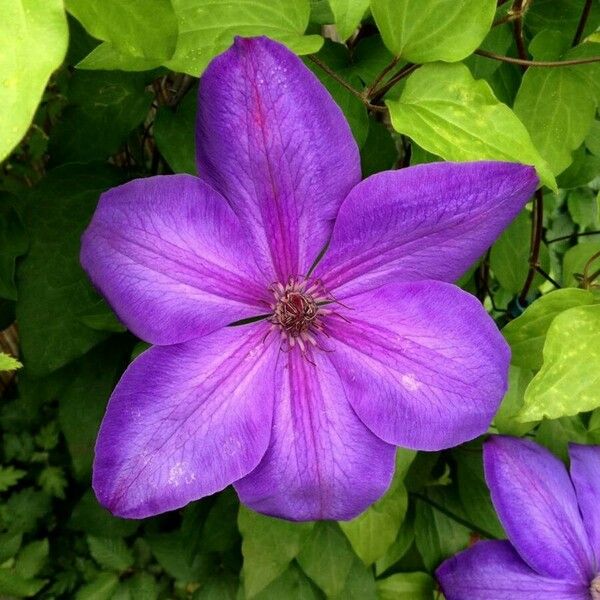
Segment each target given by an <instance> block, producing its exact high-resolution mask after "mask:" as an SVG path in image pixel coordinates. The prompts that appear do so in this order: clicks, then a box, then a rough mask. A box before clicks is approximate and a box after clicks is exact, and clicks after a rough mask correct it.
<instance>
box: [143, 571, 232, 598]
mask: <svg viewBox="0 0 600 600" xmlns="http://www.w3.org/2000/svg"><path fill="white" fill-rule="evenodd" d="M238 590H239V581H238V579H237V577H234V576H231V575H225V574H221V573H219V574H218V575H215V576H214V577H210V578H209V579H208V581H206V582H205V583H204V584H203V585H202V587H201V588H200V589H199V590H197V591H196V593H195V594H194V596H193V600H236V599H237V598H239V596H238ZM140 600H144V599H142V598H140Z"/></svg>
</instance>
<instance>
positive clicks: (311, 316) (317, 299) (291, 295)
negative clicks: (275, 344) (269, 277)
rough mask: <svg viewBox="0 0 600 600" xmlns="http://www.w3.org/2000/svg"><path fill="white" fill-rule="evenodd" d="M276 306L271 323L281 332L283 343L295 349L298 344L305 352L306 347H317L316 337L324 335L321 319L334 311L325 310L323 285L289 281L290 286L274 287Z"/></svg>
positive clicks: (306, 281) (275, 285)
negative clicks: (320, 334) (321, 333)
mask: <svg viewBox="0 0 600 600" xmlns="http://www.w3.org/2000/svg"><path fill="white" fill-rule="evenodd" d="M271 291H272V292H273V295H274V297H275V298H274V302H273V303H272V304H271V310H272V311H273V312H272V314H271V316H270V318H269V321H270V322H271V323H272V324H273V329H278V330H279V332H280V335H281V339H282V340H283V341H284V342H285V343H286V344H287V345H288V347H289V348H293V347H294V346H295V345H296V344H297V345H298V346H299V347H300V349H301V350H302V352H306V349H307V347H308V346H307V345H308V344H310V345H311V346H317V340H316V335H317V333H319V332H322V331H323V321H322V318H323V317H324V316H325V315H327V314H330V313H331V311H330V310H328V309H326V308H323V306H322V305H323V304H324V303H327V302H328V301H329V298H328V296H327V294H326V292H325V290H324V289H323V286H322V285H321V283H320V282H319V281H318V280H317V281H309V280H307V279H301V278H294V277H290V279H289V280H288V282H287V284H286V285H285V286H284V285H283V284H282V283H275V284H273V285H272V286H271Z"/></svg>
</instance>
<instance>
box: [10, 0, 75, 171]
mask: <svg viewBox="0 0 600 600" xmlns="http://www.w3.org/2000/svg"><path fill="white" fill-rule="evenodd" d="M0 14H1V15H2V25H0V106H2V118H1V119H0V161H2V160H4V158H5V157H6V156H8V154H9V153H10V151H11V150H12V149H13V148H14V147H15V146H16V145H17V144H18V143H19V141H20V140H21V138H22V137H23V136H24V135H25V133H26V132H27V129H28V128H29V125H30V124H31V121H32V119H33V115H34V113H35V110H36V108H37V106H38V104H39V102H40V100H41V98H42V94H43V92H44V88H45V87H46V83H47V82H48V79H49V78H50V75H51V74H52V72H53V71H54V70H55V69H57V68H58V67H59V65H60V63H61V62H62V60H63V58H64V56H65V52H66V50H67V39H68V28H67V19H66V17H65V13H64V10H63V3H62V0H20V1H19V2H15V1H14V0H0Z"/></svg>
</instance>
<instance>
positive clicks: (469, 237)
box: [315, 162, 538, 297]
mask: <svg viewBox="0 0 600 600" xmlns="http://www.w3.org/2000/svg"><path fill="white" fill-rule="evenodd" d="M537 182H538V180H537V177H536V175H535V170H534V169H533V167H526V166H523V165H518V164H513V163H502V162H477V163H461V164H457V163H431V164H426V165H418V166H416V167H410V168H408V169H400V170H398V171H386V172H383V173H378V174H377V175H373V176H372V177H369V178H368V179H366V180H365V181H363V182H362V183H360V184H358V185H357V186H356V187H355V188H354V189H353V190H352V192H350V194H349V195H348V198H347V199H346V200H345V201H344V203H343V204H342V207H341V208H340V212H339V216H338V218H337V220H336V223H335V227H334V230H333V237H332V239H331V244H330V246H329V250H328V251H327V254H326V255H325V257H324V258H323V261H322V262H321V263H320V264H319V265H318V267H317V270H316V272H315V274H316V276H317V277H321V279H322V280H323V283H324V285H325V287H327V288H328V289H330V290H334V289H336V288H340V287H341V288H342V289H341V290H338V291H337V292H336V295H337V297H347V296H348V295H351V294H353V293H357V292H359V291H364V290H369V289H373V288H375V287H377V286H378V285H381V284H382V283H385V282H387V281H389V280H390V279H392V280H403V281H414V280H423V279H436V280H440V281H448V282H452V281H455V280H456V279H458V277H460V276H461V275H462V274H463V273H464V272H465V271H466V270H467V269H468V268H469V266H470V265H471V264H472V263H473V262H474V261H475V260H477V258H479V257H480V256H481V255H482V254H483V253H484V252H485V251H486V250H487V248H489V246H491V244H492V243H493V241H494V240H495V239H496V238H497V237H498V235H499V234H500V232H501V231H502V230H503V229H504V228H505V227H506V226H507V225H508V224H509V223H510V222H511V221H512V220H513V218H514V217H515V216H516V215H517V213H518V212H519V211H520V210H521V209H522V208H523V206H524V205H525V203H526V202H527V200H528V199H529V198H530V197H531V194H532V193H533V191H534V190H535V187H536V185H537Z"/></svg>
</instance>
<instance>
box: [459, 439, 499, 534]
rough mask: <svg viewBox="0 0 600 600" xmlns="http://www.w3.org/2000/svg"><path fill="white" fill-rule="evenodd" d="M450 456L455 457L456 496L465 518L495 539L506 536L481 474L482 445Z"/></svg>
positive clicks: (461, 449)
mask: <svg viewBox="0 0 600 600" xmlns="http://www.w3.org/2000/svg"><path fill="white" fill-rule="evenodd" d="M452 456H453V457H454V458H455V460H456V478H457V481H458V496H459V498H460V502H461V504H462V506H463V509H464V512H465V515H466V517H467V520H468V521H469V522H470V523H473V524H474V525H476V526H478V527H480V528H481V529H483V530H485V531H489V532H490V533H492V534H493V535H494V536H495V537H497V538H504V537H506V534H505V533H504V529H503V528H502V525H501V524H500V521H499V520H498V517H497V516H496V511H495V510H494V506H493V505H492V501H491V499H490V492H489V489H488V486H487V484H486V482H485V478H484V475H483V462H482V458H483V457H482V454H481V445H478V446H476V445H475V444H471V445H469V446H467V447H465V448H462V447H461V448H458V449H457V450H455V451H453V453H452Z"/></svg>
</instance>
